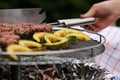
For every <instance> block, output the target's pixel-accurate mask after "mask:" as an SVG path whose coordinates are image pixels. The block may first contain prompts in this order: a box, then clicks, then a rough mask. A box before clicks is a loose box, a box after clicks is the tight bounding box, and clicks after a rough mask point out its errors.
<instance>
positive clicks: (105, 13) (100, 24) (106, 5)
mask: <svg viewBox="0 0 120 80" xmlns="http://www.w3.org/2000/svg"><path fill="white" fill-rule="evenodd" d="M80 17H81V18H88V17H95V18H99V21H97V22H96V23H95V24H91V25H86V26H82V27H83V28H85V29H87V30H92V31H94V32H98V31H100V30H102V29H104V28H106V27H107V26H109V25H110V24H112V23H113V22H115V21H116V20H117V19H118V18H120V0H108V1H104V2H100V3H96V4H94V5H93V6H92V7H91V9H90V10H89V11H88V12H87V13H86V14H84V15H80Z"/></svg>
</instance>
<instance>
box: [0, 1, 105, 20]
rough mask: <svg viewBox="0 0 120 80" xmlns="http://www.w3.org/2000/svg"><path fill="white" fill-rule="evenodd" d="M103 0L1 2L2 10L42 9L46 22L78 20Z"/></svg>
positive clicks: (0, 7)
mask: <svg viewBox="0 0 120 80" xmlns="http://www.w3.org/2000/svg"><path fill="white" fill-rule="evenodd" d="M101 1H103V0H0V9H14V8H15V9H16V8H42V9H44V10H45V11H46V16H47V18H46V22H54V21H56V20H58V19H68V18H78V17H79V16H80V14H84V13H85V12H87V11H88V10H89V8H90V7H91V6H92V5H93V4H94V3H98V2H101Z"/></svg>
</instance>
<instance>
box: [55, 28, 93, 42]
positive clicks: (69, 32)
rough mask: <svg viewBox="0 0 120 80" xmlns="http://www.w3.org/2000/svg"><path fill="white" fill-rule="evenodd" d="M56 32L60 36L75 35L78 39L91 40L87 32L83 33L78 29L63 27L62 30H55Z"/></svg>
mask: <svg viewBox="0 0 120 80" xmlns="http://www.w3.org/2000/svg"><path fill="white" fill-rule="evenodd" d="M54 34H55V35H57V36H60V37H70V36H75V37H76V38H77V40H85V41H90V40H91V38H90V37H89V36H88V35H87V34H85V33H82V32H80V31H78V30H74V29H62V30H59V31H56V32H54Z"/></svg>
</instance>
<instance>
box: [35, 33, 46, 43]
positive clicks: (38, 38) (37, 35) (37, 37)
mask: <svg viewBox="0 0 120 80" xmlns="http://www.w3.org/2000/svg"><path fill="white" fill-rule="evenodd" d="M46 34H48V33H47V32H37V33H34V34H33V39H34V40H36V41H37V42H43V43H44V42H45V40H44V35H46Z"/></svg>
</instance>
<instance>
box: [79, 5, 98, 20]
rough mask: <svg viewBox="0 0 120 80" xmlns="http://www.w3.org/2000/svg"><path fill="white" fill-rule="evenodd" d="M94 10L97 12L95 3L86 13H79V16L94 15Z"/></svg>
mask: <svg viewBox="0 0 120 80" xmlns="http://www.w3.org/2000/svg"><path fill="white" fill-rule="evenodd" d="M96 12H97V7H96V5H93V6H92V7H91V9H90V10H89V11H88V12H87V13H85V14H82V15H80V17H81V18H88V17H94V16H95V14H96Z"/></svg>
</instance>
